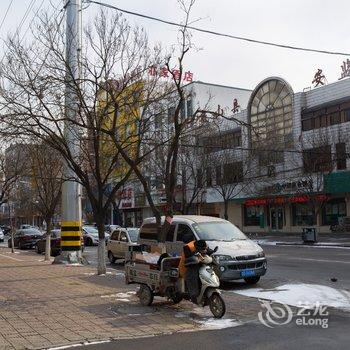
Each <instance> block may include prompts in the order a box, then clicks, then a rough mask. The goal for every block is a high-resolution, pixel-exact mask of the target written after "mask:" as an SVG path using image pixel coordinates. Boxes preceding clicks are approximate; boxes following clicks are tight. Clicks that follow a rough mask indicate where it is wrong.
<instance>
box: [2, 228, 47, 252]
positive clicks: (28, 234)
mask: <svg viewBox="0 0 350 350" xmlns="http://www.w3.org/2000/svg"><path fill="white" fill-rule="evenodd" d="M42 236H43V234H42V233H41V232H40V231H39V230H37V229H36V228H27V229H21V230H17V231H16V233H15V235H14V237H13V242H14V247H15V248H19V249H27V248H28V249H29V248H33V247H34V246H35V245H36V242H37V241H38V240H39V239H41V238H42ZM8 247H9V248H11V239H9V240H8Z"/></svg>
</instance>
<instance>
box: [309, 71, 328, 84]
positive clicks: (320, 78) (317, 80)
mask: <svg viewBox="0 0 350 350" xmlns="http://www.w3.org/2000/svg"><path fill="white" fill-rule="evenodd" d="M325 81H326V76H325V75H324V74H323V73H322V69H318V70H317V72H316V73H315V75H314V80H313V81H312V84H315V87H317V86H319V85H324V84H325Z"/></svg>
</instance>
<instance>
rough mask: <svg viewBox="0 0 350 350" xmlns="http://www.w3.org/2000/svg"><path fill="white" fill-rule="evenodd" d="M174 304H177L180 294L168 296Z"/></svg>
mask: <svg viewBox="0 0 350 350" xmlns="http://www.w3.org/2000/svg"><path fill="white" fill-rule="evenodd" d="M170 299H171V300H172V302H173V303H174V304H178V303H180V302H181V301H182V299H183V298H182V296H181V295H179V294H176V295H174V296H172V297H171V298H170Z"/></svg>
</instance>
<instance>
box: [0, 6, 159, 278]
mask: <svg viewBox="0 0 350 350" xmlns="http://www.w3.org/2000/svg"><path fill="white" fill-rule="evenodd" d="M32 34H33V37H34V40H33V41H31V42H28V43H27V44H22V43H21V42H20V41H19V40H18V38H10V39H9V40H8V42H7V46H8V51H7V54H6V56H5V58H4V60H3V62H2V64H1V67H0V71H1V75H2V77H3V86H2V102H1V103H2V108H3V109H4V110H6V111H7V113H6V115H3V116H2V122H3V123H4V124H5V125H7V128H8V130H7V132H10V133H11V132H12V133H16V134H18V135H22V136H23V137H27V136H30V137H34V138H36V139H37V140H41V141H43V142H45V143H46V144H47V145H49V146H50V147H51V148H52V149H54V150H55V151H57V152H58V153H59V154H60V156H61V157H62V159H63V160H64V161H65V162H66V163H67V164H68V166H69V167H70V169H72V170H73V172H74V178H70V179H69V180H73V181H77V182H79V183H80V184H81V185H82V186H83V187H84V188H85V193H86V196H87V198H88V200H89V202H90V204H91V208H92V212H93V217H94V221H95V223H96V225H97V228H98V232H99V247H98V273H99V274H103V273H105V271H106V264H105V232H104V222H105V218H106V213H107V212H108V208H109V207H110V204H111V202H112V201H113V200H114V198H115V195H116V193H117V191H118V190H119V189H120V188H122V187H123V185H124V183H125V182H126V181H127V179H128V178H129V176H130V174H131V173H132V170H133V169H132V167H130V164H129V163H128V162H125V160H124V159H125V157H126V155H127V156H128V157H129V159H130V161H131V162H133V164H135V166H137V165H138V164H139V162H140V161H141V159H137V160H136V161H135V162H134V157H135V156H136V155H137V149H136V146H135V140H134V139H133V136H132V135H133V133H134V132H129V131H130V130H131V131H132V130H133V127H134V126H136V125H137V123H138V121H137V120H135V118H136V119H138V118H139V116H138V114H137V113H138V112H136V111H137V110H139V108H137V106H139V105H140V101H139V100H140V99H150V98H151V95H152V94H153V91H156V83H157V79H155V78H153V77H150V76H149V74H148V71H149V68H150V67H151V66H152V65H154V64H157V63H158V62H159V60H160V52H161V50H160V48H158V47H155V48H153V49H152V50H151V49H150V48H149V45H148V40H147V36H146V34H145V32H144V30H143V29H142V28H132V27H131V26H130V25H129V24H128V23H127V22H126V21H125V19H124V18H123V17H122V15H120V14H119V13H116V14H114V15H113V16H107V14H106V13H105V12H103V11H102V12H100V13H99V14H98V15H97V16H96V18H95V19H94V21H93V22H92V23H89V24H88V25H87V26H86V27H85V30H84V34H83V43H84V46H83V47H84V50H83V53H82V58H81V62H80V67H81V75H80V78H79V79H76V78H75V76H74V74H73V72H71V71H70V70H69V65H68V62H67V61H66V57H65V45H64V43H65V30H64V28H62V18H60V17H59V16H58V18H56V19H52V16H50V17H49V16H48V15H45V14H44V15H42V16H41V17H40V18H39V20H38V22H37V24H36V25H35V26H34V27H33V29H32ZM138 82H140V83H138ZM141 82H142V83H141ZM67 85H68V86H69V89H70V90H71V91H74V94H75V95H76V96H77V97H78V100H77V104H78V108H79V113H78V115H77V117H76V119H74V120H73V119H72V118H69V117H68V116H69V115H71V114H70V113H68V112H69V111H68V110H67V108H68V107H66V109H65V104H64V100H65V88H66V86H67ZM130 106H131V108H129V107H130ZM129 111H135V113H136V114H133V113H128V112H129ZM67 123H68V125H70V126H72V130H71V131H72V132H73V133H74V134H75V136H76V140H77V143H76V145H75V146H76V148H77V149H78V150H79V152H78V155H77V154H73V153H72V152H71V148H70V145H69V144H68V142H67V140H66V139H65V138H64V125H65V124H67ZM74 130H78V133H77V132H76V131H74ZM116 131H117V132H116ZM112 133H114V137H117V140H118V147H115V138H113V137H112ZM122 156H123V157H122ZM64 175H65V174H64Z"/></svg>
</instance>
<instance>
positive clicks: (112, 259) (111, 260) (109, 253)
mask: <svg viewBox="0 0 350 350" xmlns="http://www.w3.org/2000/svg"><path fill="white" fill-rule="evenodd" d="M108 260H109V262H110V263H111V264H114V263H115V261H116V258H115V257H114V255H113V253H112V252H111V251H109V252H108Z"/></svg>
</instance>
